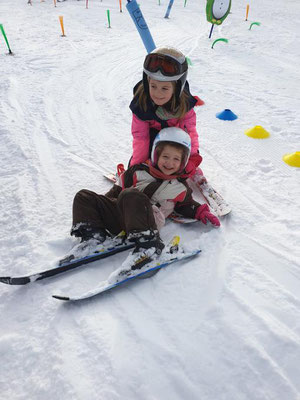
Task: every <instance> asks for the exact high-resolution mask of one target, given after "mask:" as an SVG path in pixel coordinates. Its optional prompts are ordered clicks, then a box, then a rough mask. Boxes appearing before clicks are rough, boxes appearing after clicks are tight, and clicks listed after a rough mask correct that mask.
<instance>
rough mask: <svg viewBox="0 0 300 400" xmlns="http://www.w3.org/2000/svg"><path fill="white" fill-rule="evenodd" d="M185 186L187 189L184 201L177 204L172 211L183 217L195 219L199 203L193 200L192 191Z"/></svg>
mask: <svg viewBox="0 0 300 400" xmlns="http://www.w3.org/2000/svg"><path fill="white" fill-rule="evenodd" d="M185 186H186V187H187V192H186V196H185V199H184V200H183V201H181V202H177V203H176V205H175V209H174V210H175V211H176V212H177V213H178V214H180V215H183V216H184V217H187V218H195V215H196V211H197V208H198V207H199V206H200V203H198V202H197V201H196V200H194V199H193V197H192V189H191V188H190V187H189V186H188V185H187V184H186V185H185Z"/></svg>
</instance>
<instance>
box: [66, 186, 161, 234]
mask: <svg viewBox="0 0 300 400" xmlns="http://www.w3.org/2000/svg"><path fill="white" fill-rule="evenodd" d="M78 223H87V224H89V225H90V226H91V227H93V228H100V229H107V230H108V231H109V232H110V233H112V234H114V235H117V234H118V233H119V232H121V231H122V230H124V231H125V232H126V233H127V234H128V233H130V232H132V231H136V232H142V231H146V230H149V229H150V230H154V229H157V228H156V224H155V219H154V216H153V211H152V206H151V203H150V200H149V198H148V197H147V196H146V195H145V194H144V193H142V192H140V191H138V190H137V189H133V188H129V189H125V190H123V191H122V192H121V193H120V195H119V196H118V198H117V199H111V198H108V197H106V196H104V195H101V194H97V193H95V192H92V191H90V190H86V189H83V190H80V191H79V192H78V193H77V194H76V195H75V198H74V201H73V227H74V226H76V225H77V224H78Z"/></svg>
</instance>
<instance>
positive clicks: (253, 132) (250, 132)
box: [245, 125, 270, 139]
mask: <svg viewBox="0 0 300 400" xmlns="http://www.w3.org/2000/svg"><path fill="white" fill-rule="evenodd" d="M245 135H247V136H250V137H252V138H254V139H265V138H267V137H269V136H270V134H269V132H267V131H266V130H265V129H264V128H263V127H262V126H259V125H256V126H254V127H253V128H251V129H247V130H246V131H245Z"/></svg>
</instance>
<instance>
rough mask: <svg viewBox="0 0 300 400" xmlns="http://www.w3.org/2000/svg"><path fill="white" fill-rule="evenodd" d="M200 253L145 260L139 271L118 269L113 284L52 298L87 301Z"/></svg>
mask: <svg viewBox="0 0 300 400" xmlns="http://www.w3.org/2000/svg"><path fill="white" fill-rule="evenodd" d="M200 252H201V250H199V249H196V250H193V251H191V252H187V253H185V252H181V253H179V252H178V253H177V251H175V252H174V253H173V254H172V253H169V259H167V260H166V259H165V258H164V257H163V258H162V259H160V257H158V258H156V259H154V260H151V259H149V260H148V262H147V260H146V262H145V261H143V264H144V265H143V266H142V267H141V268H139V269H136V265H134V266H133V268H132V269H131V270H126V271H124V270H122V268H120V271H119V272H118V273H117V274H116V275H115V277H114V279H113V282H110V281H109V280H107V281H103V282H100V284H99V285H98V286H97V287H95V288H94V289H92V290H89V291H87V292H85V293H82V294H79V295H77V296H64V295H53V296H52V297H54V298H55V299H58V300H65V301H78V300H84V299H88V298H91V297H94V296H96V295H98V294H101V293H104V292H107V291H108V290H111V289H113V288H116V287H118V286H120V285H123V284H124V283H127V282H129V281H131V280H133V279H136V278H143V277H145V276H149V275H154V273H155V272H156V271H158V270H159V269H161V268H164V267H167V266H168V265H170V264H173V263H175V262H177V261H183V260H186V259H189V258H191V257H194V256H196V255H197V254H199V253H200Z"/></svg>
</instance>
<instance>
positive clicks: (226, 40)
mask: <svg viewBox="0 0 300 400" xmlns="http://www.w3.org/2000/svg"><path fill="white" fill-rule="evenodd" d="M217 42H225V43H228V39H225V38H221V39H217V40H215V41H214V42H213V44H212V45H211V48H212V49H213V48H214V45H215V43H217Z"/></svg>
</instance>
